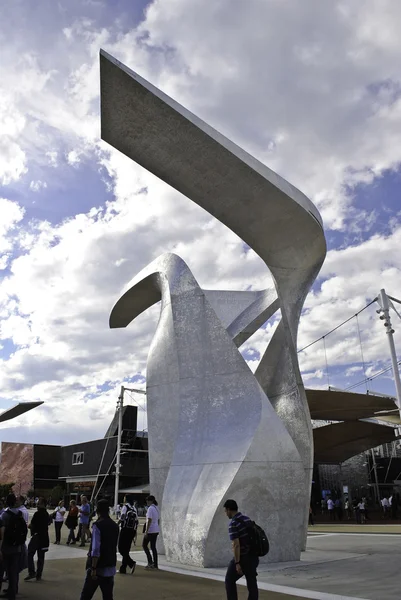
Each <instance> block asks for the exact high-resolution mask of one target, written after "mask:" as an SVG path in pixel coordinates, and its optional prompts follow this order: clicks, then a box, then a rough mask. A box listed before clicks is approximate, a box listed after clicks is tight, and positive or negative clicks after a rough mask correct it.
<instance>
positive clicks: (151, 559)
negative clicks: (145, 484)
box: [142, 496, 160, 569]
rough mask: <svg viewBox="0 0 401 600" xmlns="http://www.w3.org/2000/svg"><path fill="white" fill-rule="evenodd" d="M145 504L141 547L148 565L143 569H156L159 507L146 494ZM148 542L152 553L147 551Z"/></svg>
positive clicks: (153, 498) (152, 497) (154, 500)
mask: <svg viewBox="0 0 401 600" xmlns="http://www.w3.org/2000/svg"><path fill="white" fill-rule="evenodd" d="M146 504H147V505H148V510H147V512H146V523H145V528H144V534H145V535H144V536H143V543H142V548H143V549H144V552H145V554H146V558H147V559H148V566H147V567H145V569H157V568H158V562H157V549H156V542H157V536H158V535H159V533H160V529H159V519H160V515H159V508H158V504H157V502H156V498H155V497H154V496H148V497H147V498H146ZM149 544H150V549H151V551H152V554H151V553H150V552H149Z"/></svg>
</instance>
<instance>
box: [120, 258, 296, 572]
mask: <svg viewBox="0 0 401 600" xmlns="http://www.w3.org/2000/svg"><path fill="white" fill-rule="evenodd" d="M146 299H147V301H146ZM160 299H161V301H162V304H161V312H160V319H159V323H158V326H157V331H156V334H155V336H154V338H153V342H152V345H151V348H150V351H149V357H148V364H147V395H148V431H149V459H150V478H151V482H150V483H151V490H152V493H154V494H155V495H157V497H158V498H161V499H162V530H163V539H164V545H165V552H166V555H167V557H168V558H169V559H171V560H174V561H179V562H184V563H190V564H194V565H198V566H213V565H214V566H216V565H217V564H221V563H223V564H224V563H225V562H226V561H227V558H228V556H227V542H226V535H227V534H226V527H227V523H226V520H225V519H223V516H224V514H223V509H222V505H223V502H224V498H226V497H227V496H228V497H235V498H238V499H239V500H240V501H241V502H242V503H243V505H244V506H247V507H249V508H250V510H251V512H252V515H253V517H254V518H255V519H258V520H259V521H260V522H264V521H265V520H266V513H267V512H269V513H271V517H272V518H271V519H270V521H269V536H270V538H271V539H272V540H275V543H272V553H273V558H274V559H275V560H277V561H280V560H291V559H292V560H295V557H296V556H297V554H298V552H299V550H298V549H299V547H300V540H301V537H302V527H301V524H302V515H303V506H302V504H297V503H296V502H295V503H294V498H295V497H297V496H298V495H299V489H300V488H302V486H303V484H304V474H303V465H302V461H301V457H300V455H299V452H298V451H297V449H296V447H295V444H294V442H293V440H292V438H291V436H290V435H289V434H288V432H287V430H286V428H285V426H284V425H283V423H282V422H281V420H280V418H279V417H278V416H277V414H276V413H275V411H274V409H273V407H272V406H271V404H270V402H269V401H268V399H267V397H266V395H265V394H264V392H263V391H262V389H261V388H260V386H259V384H258V382H257V381H256V379H255V377H254V375H253V374H252V373H251V371H250V370H249V368H248V367H247V365H246V363H245V361H244V359H243V358H242V356H241V354H240V353H239V352H238V350H237V347H236V345H235V344H234V342H233V341H232V339H231V336H230V335H229V334H228V332H227V331H226V329H225V328H224V326H223V324H222V323H221V321H220V319H219V318H218V317H217V315H216V313H215V311H214V310H213V309H212V307H211V305H210V303H209V301H208V300H207V298H206V297H205V294H204V293H203V291H202V290H201V289H200V287H199V285H198V284H197V282H196V280H195V278H194V277H193V275H192V273H191V272H190V270H189V269H188V267H187V265H186V264H185V263H184V261H183V260H182V259H180V258H179V257H178V256H176V255H174V254H166V255H163V256H161V257H160V258H158V259H157V260H156V261H154V262H153V263H152V264H151V265H150V266H149V267H147V268H146V269H144V271H142V272H141V273H140V274H139V275H138V276H137V277H136V278H135V279H134V280H133V281H132V282H131V283H130V284H129V286H128V290H127V292H126V293H125V294H123V295H122V297H121V298H120V300H119V301H118V302H117V304H116V305H115V307H114V308H113V311H112V313H111V317H110V326H111V327H121V326H123V327H125V326H127V325H128V324H129V322H130V321H131V320H133V319H134V318H135V317H136V316H138V314H140V312H142V311H143V310H144V309H146V308H147V307H148V306H150V305H151V304H153V303H155V302H157V301H158V300H160ZM267 482H269V483H268V485H267ZM284 482H285V491H284V490H283V483H284ZM271 507H274V511H272V510H271ZM283 537H284V538H285V540H286V541H285V543H283V541H282V538H283ZM279 540H280V543H279Z"/></svg>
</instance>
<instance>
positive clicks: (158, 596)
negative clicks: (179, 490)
mask: <svg viewBox="0 0 401 600" xmlns="http://www.w3.org/2000/svg"><path fill="white" fill-rule="evenodd" d="M49 533H50V540H51V542H53V541H54V537H55V536H54V527H50V528H49ZM67 535H68V530H67V528H66V527H63V528H62V538H61V544H60V545H58V546H56V545H55V544H53V543H51V545H50V550H49V552H48V553H46V561H45V568H44V572H43V580H42V581H40V582H37V581H36V580H33V581H24V580H23V579H24V576H25V575H27V571H24V572H23V573H21V577H20V586H19V595H18V598H21V600H23V599H24V598H27V599H28V598H31V599H32V600H47V599H49V600H72V599H76V600H78V599H79V597H80V593H81V590H82V586H83V582H84V579H85V563H86V554H87V550H88V544H87V547H86V549H83V548H80V547H79V546H67V545H66V544H65V542H66V538H67ZM139 537H140V538H141V537H142V536H141V535H140V536H139ZM140 543H141V540H140V539H138V542H137V544H138V546H137V547H136V548H134V546H133V550H135V549H136V550H137V552H136V553H133V554H132V555H133V556H134V554H135V555H139V561H138V562H142V566H141V565H139V564H138V566H137V568H136V571H135V574H134V575H128V574H127V575H119V574H117V575H116V577H115V588H114V590H115V591H114V596H115V598H116V600H132V598H134V597H135V598H150V599H151V600H176V599H177V598H180V599H182V600H224V599H225V592H224V583H223V582H222V581H219V580H217V581H216V580H215V579H208V578H200V577H194V576H192V575H182V574H177V573H173V572H169V571H165V570H163V569H160V570H159V571H151V572H149V571H147V570H145V569H144V565H145V564H146V561H145V555H144V553H143V551H140V552H138V548H140ZM136 560H138V556H136ZM6 586H7V584H4V587H6ZM96 598H101V593H100V591H98V592H97V593H96V595H95V599H96ZM238 598H239V600H245V599H246V598H247V590H246V588H245V587H243V586H239V587H238ZM260 600H299V597H298V596H294V595H292V594H283V593H279V592H273V593H271V592H268V591H261V592H260Z"/></svg>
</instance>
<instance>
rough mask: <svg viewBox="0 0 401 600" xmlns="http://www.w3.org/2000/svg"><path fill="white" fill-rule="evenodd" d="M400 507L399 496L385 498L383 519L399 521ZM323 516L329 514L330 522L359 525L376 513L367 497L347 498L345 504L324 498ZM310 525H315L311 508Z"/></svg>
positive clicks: (322, 502) (382, 504) (381, 502)
mask: <svg viewBox="0 0 401 600" xmlns="http://www.w3.org/2000/svg"><path fill="white" fill-rule="evenodd" d="M399 506H400V498H399V496H398V494H391V495H389V496H384V497H383V498H381V500H380V512H381V518H383V519H397V518H398V508H399ZM320 508H321V513H322V515H325V514H327V515H328V516H329V520H330V521H342V520H343V519H345V520H347V521H350V520H355V521H356V523H358V524H363V523H366V521H368V520H370V518H371V516H372V513H373V512H375V507H374V506H373V505H372V503H371V502H369V500H368V499H367V498H366V497H362V498H355V499H354V500H352V501H351V500H350V499H349V498H348V497H347V496H346V497H345V499H344V504H343V501H342V500H341V498H332V497H331V496H328V497H327V498H322V500H321V503H320ZM310 513H311V517H310V523H311V524H313V511H312V508H311V511H310Z"/></svg>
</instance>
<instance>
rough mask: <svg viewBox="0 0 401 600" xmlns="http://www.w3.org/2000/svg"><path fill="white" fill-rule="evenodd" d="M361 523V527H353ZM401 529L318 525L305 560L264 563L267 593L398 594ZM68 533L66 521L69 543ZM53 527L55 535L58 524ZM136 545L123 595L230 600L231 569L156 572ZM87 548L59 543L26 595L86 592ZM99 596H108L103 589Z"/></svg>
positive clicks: (122, 598)
mask: <svg viewBox="0 0 401 600" xmlns="http://www.w3.org/2000/svg"><path fill="white" fill-rule="evenodd" d="M322 527H323V529H324V531H321V530H322ZM369 527H370V526H369ZM344 528H345V529H346V531H344ZM355 529H357V533H352V531H354V530H355ZM376 529H377V528H375V530H376ZM399 529H400V528H399V526H398V527H397V526H386V525H381V526H379V531H377V532H376V533H372V532H371V531H368V529H367V527H366V528H365V527H364V526H358V528H356V527H355V526H352V525H351V526H348V527H347V526H344V525H329V526H316V527H315V528H310V532H309V536H308V546H307V551H306V552H305V553H303V555H302V560H301V561H300V562H295V563H286V564H280V565H276V564H273V565H269V564H266V565H260V566H259V569H258V571H259V578H258V581H259V586H260V588H261V592H260V598H261V600H265V599H269V600H295V599H296V598H298V599H299V598H308V599H310V600H356V599H363V600H396V599H397V600H398V599H399V597H400V594H399V570H400V567H399V565H400V562H401V534H400V533H399ZM327 530H329V531H327ZM66 533H67V530H66V528H65V527H63V538H62V541H63V542H65V535H66ZM51 534H52V535H51V540H53V539H54V537H53V531H51ZM138 543H139V540H138ZM133 550H134V552H133V553H132V556H133V557H134V558H135V560H136V561H137V562H138V566H137V570H136V572H135V574H134V575H133V576H132V575H116V578H115V598H116V599H118V600H128V598H129V599H130V600H131V599H132V598H133V597H136V595H138V596H139V597H141V596H145V595H146V597H147V598H152V600H159V599H160V600H161V599H166V600H170V599H171V600H173V599H175V598H182V599H183V600H187V599H188V600H189V599H191V600H192V599H194V600H197V599H199V600H200V599H201V598H202V599H212V598H213V599H214V598H215V599H216V600H217V599H219V600H224V598H225V593H224V572H225V571H224V569H195V568H193V567H185V566H183V565H174V564H171V563H167V562H166V561H165V560H164V557H160V570H159V571H152V572H148V571H146V570H145V569H144V568H143V567H144V565H145V564H146V561H145V556H144V553H143V551H142V550H140V546H137V547H136V548H134V547H133ZM86 552H87V550H85V549H81V548H79V547H77V546H72V547H71V546H70V547H68V546H66V545H65V543H62V544H61V545H60V546H55V545H53V544H52V545H51V549H50V551H49V553H48V554H47V556H46V564H45V571H44V578H43V581H42V582H36V581H33V582H31V581H30V582H23V581H22V582H21V585H20V597H21V598H25V597H26V598H33V599H38V600H39V599H40V600H46V599H47V598H49V599H50V598H51V599H52V600H53V599H54V598H57V599H59V600H67V599H70V598H71V599H72V598H77V599H78V598H79V596H80V591H81V589H82V584H83V580H84V576H85V559H86ZM23 575H24V574H23ZM238 590H239V594H238V597H239V599H240V600H241V599H242V600H245V598H247V591H246V588H245V587H244V586H238ZM96 597H100V592H98V594H97V596H95V598H96Z"/></svg>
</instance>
